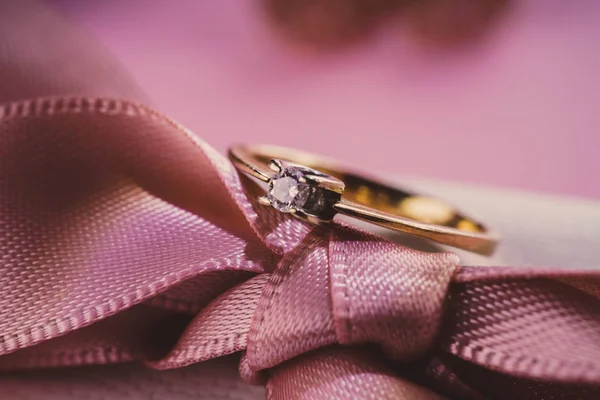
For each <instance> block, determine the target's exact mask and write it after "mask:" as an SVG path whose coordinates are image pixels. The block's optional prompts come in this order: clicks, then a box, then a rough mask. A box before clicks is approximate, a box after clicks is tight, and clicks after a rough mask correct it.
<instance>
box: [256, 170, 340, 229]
mask: <svg viewBox="0 0 600 400" xmlns="http://www.w3.org/2000/svg"><path fill="white" fill-rule="evenodd" d="M269 168H270V169H272V170H273V171H275V172H276V174H275V175H273V176H272V177H271V178H270V179H269V180H268V181H267V184H268V187H269V188H268V191H267V195H266V196H262V197H261V198H259V203H260V204H265V205H266V204H269V205H271V206H272V207H273V208H275V209H277V210H279V211H281V212H285V213H290V214H294V215H296V216H298V217H300V218H302V219H305V220H307V221H309V222H313V223H316V222H323V221H330V220H331V219H332V218H333V216H334V214H335V210H334V208H333V205H334V204H335V203H336V202H338V201H339V200H340V199H341V194H342V192H343V190H344V184H343V182H341V181H340V180H339V179H337V178H335V177H332V176H329V175H327V174H324V173H322V172H320V171H317V170H314V169H311V168H308V167H305V166H303V165H299V164H293V163H289V162H286V161H282V160H276V159H275V160H271V161H270V162H269Z"/></svg>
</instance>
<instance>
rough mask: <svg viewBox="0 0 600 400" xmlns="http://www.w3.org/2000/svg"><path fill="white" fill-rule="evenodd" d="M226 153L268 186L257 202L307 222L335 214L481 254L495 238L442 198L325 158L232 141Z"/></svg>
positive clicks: (489, 249) (240, 168) (492, 246)
mask: <svg viewBox="0 0 600 400" xmlns="http://www.w3.org/2000/svg"><path fill="white" fill-rule="evenodd" d="M229 158H230V160H231V161H232V163H233V165H234V166H235V167H236V168H237V170H238V171H240V172H242V173H244V174H246V175H248V176H251V177H253V178H256V179H258V180H260V181H262V182H265V183H267V184H268V185H269V190H268V191H267V195H266V196H263V197H261V198H260V199H259V201H260V202H261V203H262V204H265V205H271V206H273V207H274V208H276V209H278V210H279V211H282V212H289V213H293V214H295V215H296V216H298V217H301V218H304V219H307V220H309V221H311V222H317V223H318V222H324V221H330V220H332V219H333V217H334V215H335V214H337V213H340V214H345V215H348V216H350V217H354V218H358V219H361V220H363V221H368V222H370V223H373V224H377V225H380V226H384V227H386V228H390V229H394V230H397V231H401V232H405V233H409V234H412V235H416V236H419V237H422V238H426V239H429V240H432V241H435V242H437V243H441V244H445V245H448V246H452V247H457V248H461V249H464V250H468V251H472V252H475V253H479V254H484V255H491V254H492V253H493V251H494V249H495V247H496V245H497V243H498V237H497V236H496V235H495V234H494V233H492V232H490V230H489V229H488V228H486V227H485V226H484V225H483V224H481V223H479V222H477V221H475V220H474V219H472V218H470V217H467V216H465V215H464V214H462V213H461V212H459V211H458V210H456V209H455V208H454V207H452V206H450V205H448V204H447V203H445V202H443V201H442V200H439V199H436V198H433V197H427V196H420V195H417V194H413V193H409V192H406V191H404V190H402V189H399V188H397V187H395V186H393V185H388V184H386V183H383V182H381V181H379V180H377V179H374V178H371V177H367V176H365V175H363V174H359V173H355V172H354V171H352V169H351V168H348V167H345V166H343V165H342V164H341V163H339V162H337V161H335V160H332V159H330V158H326V157H322V156H318V155H314V154H310V153H306V152H303V151H299V150H293V149H288V148H284V147H277V146H268V145H258V146H246V145H238V146H232V147H231V148H230V149H229Z"/></svg>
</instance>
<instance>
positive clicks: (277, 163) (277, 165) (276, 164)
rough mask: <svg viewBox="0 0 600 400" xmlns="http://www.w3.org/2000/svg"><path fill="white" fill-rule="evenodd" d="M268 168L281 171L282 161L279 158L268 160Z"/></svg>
mask: <svg viewBox="0 0 600 400" xmlns="http://www.w3.org/2000/svg"><path fill="white" fill-rule="evenodd" d="M269 169H271V170H272V171H275V172H281V171H282V170H283V163H282V161H281V160H276V159H275V160H271V161H269Z"/></svg>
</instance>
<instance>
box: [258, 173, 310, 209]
mask: <svg viewBox="0 0 600 400" xmlns="http://www.w3.org/2000/svg"><path fill="white" fill-rule="evenodd" d="M303 176H304V173H303V172H302V171H301V170H300V169H299V168H296V167H287V168H283V169H282V170H281V171H279V172H278V173H277V175H275V176H274V177H273V178H272V179H271V180H270V181H269V191H268V193H267V197H268V199H269V201H270V202H271V205H272V206H273V207H274V208H275V209H277V210H279V211H281V212H291V211H293V210H297V209H302V207H303V206H304V204H305V203H306V200H307V199H308V196H309V194H310V186H309V185H307V184H306V183H302V182H301V180H302V177H303Z"/></svg>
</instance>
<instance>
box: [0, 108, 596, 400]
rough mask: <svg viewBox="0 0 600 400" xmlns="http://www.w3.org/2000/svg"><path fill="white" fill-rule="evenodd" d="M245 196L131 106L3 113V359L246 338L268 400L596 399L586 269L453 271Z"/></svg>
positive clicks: (226, 172)
mask: <svg viewBox="0 0 600 400" xmlns="http://www.w3.org/2000/svg"><path fill="white" fill-rule="evenodd" d="M258 193H259V188H257V187H256V185H255V184H254V183H253V182H251V181H249V180H245V179H244V181H243V182H242V181H240V177H239V176H238V175H237V173H236V172H235V170H234V169H233V167H232V166H231V164H230V163H229V162H228V161H227V160H226V159H224V157H223V156H221V155H220V154H218V153H217V152H215V151H214V150H213V149H212V148H210V147H209V146H208V145H207V144H205V143H204V142H202V141H201V140H199V139H197V137H196V136H195V135H193V134H191V133H189V132H188V131H186V130H185V129H184V128H183V127H181V126H180V125H178V124H176V123H174V122H173V121H171V120H169V119H168V118H166V117H164V116H162V115H160V114H159V113H156V112H155V111H153V110H151V109H149V108H147V107H145V106H141V105H138V104H134V103H131V102H127V101H117V100H110V99H91V98H78V97H72V98H71V97H64V98H54V99H44V98H42V99H37V100H33V101H23V102H15V103H10V104H7V105H5V106H4V107H2V108H0V233H1V234H0V287H1V288H2V292H1V294H2V296H1V297H0V369H2V370H17V369H27V368H39V367H56V366H67V365H85V364H104V363H114V362H123V361H143V362H146V363H147V364H148V365H149V366H151V367H153V368H159V369H165V368H177V367H181V366H185V365H189V364H192V363H197V362H202V361H203V360H207V359H210V358H214V357H219V356H222V355H225V354H230V353H235V352H241V353H242V354H243V356H242V359H241V362H240V374H241V376H242V377H243V378H244V379H245V380H247V381H248V382H251V383H262V384H265V385H266V387H267V394H268V397H269V398H271V399H295V398H311V399H312V398H340V399H346V398H347V399H354V398H373V399H384V398H390V399H397V398H405V399H417V398H435V397H436V396H442V395H443V396H447V397H452V398H454V397H456V398H533V396H534V393H537V394H538V395H539V394H540V393H542V394H544V393H545V394H546V395H547V396H550V395H554V396H559V395H565V396H567V395H568V396H571V398H590V399H596V398H598V397H599V396H600V273H598V272H584V271H581V272H577V271H561V270H555V269H535V268H490V267H485V268H475V267H469V268H461V267H460V266H459V260H458V258H457V257H456V256H455V255H453V254H450V253H435V254H430V253H422V252H418V251H415V250H411V249H408V248H405V247H402V246H400V245H397V244H394V243H391V242H388V241H386V240H384V239H382V238H379V237H375V236H372V235H370V234H367V233H364V232H361V231H358V230H355V229H353V228H351V227H346V226H341V225H333V226H331V227H325V228H322V227H314V226H310V225H306V224H304V223H302V222H301V221H299V220H297V219H294V218H290V217H288V216H286V215H284V214H281V213H279V212H277V211H275V210H272V209H270V208H267V207H263V206H260V205H257V204H256V202H255V199H256V195H257V194H258ZM426 387H427V388H426ZM434 392H435V393H434ZM436 393H439V395H438V394H436ZM573 396H575V397H573ZM540 398H541V397H540Z"/></svg>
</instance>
